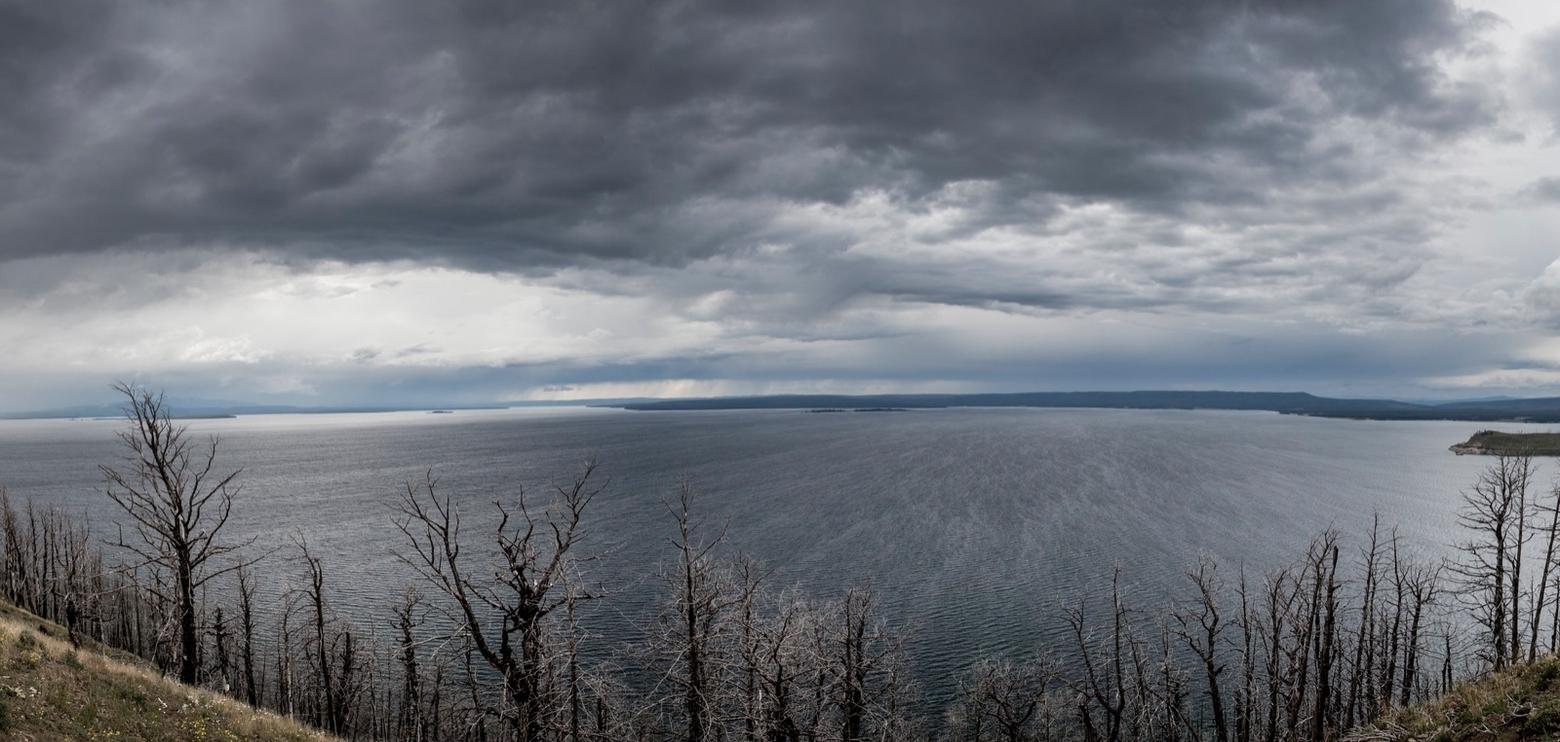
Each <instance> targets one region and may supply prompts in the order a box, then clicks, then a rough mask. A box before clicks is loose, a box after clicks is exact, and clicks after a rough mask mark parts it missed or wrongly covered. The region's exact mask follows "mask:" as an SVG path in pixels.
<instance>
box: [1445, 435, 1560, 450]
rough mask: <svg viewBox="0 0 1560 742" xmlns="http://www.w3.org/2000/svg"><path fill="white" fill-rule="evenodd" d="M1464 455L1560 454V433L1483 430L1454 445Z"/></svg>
mask: <svg viewBox="0 0 1560 742" xmlns="http://www.w3.org/2000/svg"><path fill="white" fill-rule="evenodd" d="M1451 450H1452V453H1455V454H1457V455H1458V456H1462V455H1464V454H1473V455H1477V456H1560V433H1502V432H1500V431H1498V430H1481V431H1479V432H1477V433H1474V434H1473V437H1471V438H1469V439H1468V440H1466V441H1463V442H1462V443H1458V444H1456V445H1454V446H1452V449H1451Z"/></svg>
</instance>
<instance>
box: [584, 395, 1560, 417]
mask: <svg viewBox="0 0 1560 742" xmlns="http://www.w3.org/2000/svg"><path fill="white" fill-rule="evenodd" d="M602 406H611V407H620V408H622V409H626V410H634V411H641V412H649V411H673V410H683V411H688V410H787V409H795V410H847V409H854V410H862V409H893V410H914V409H942V408H949V407H1039V408H1060V409H1126V410H1232V411H1253V412H1276V413H1279V414H1284V415H1303V416H1308V417H1326V418H1338V419H1348V420H1379V421H1402V420H1421V421H1450V422H1505V423H1560V398H1542V399H1513V400H1488V401H1482V402H1448V403H1444V404H1420V403H1412V402H1399V401H1396V400H1390V399H1338V398H1330V397H1318V396H1316V395H1313V394H1308V393H1305V392H1220V391H1196V392H1177V391H1166V392H1025V393H1012V394H876V395H834V394H801V395H773V396H755V397H711V398H703V399H667V400H652V401H639V402H631V403H625V404H618V405H602Z"/></svg>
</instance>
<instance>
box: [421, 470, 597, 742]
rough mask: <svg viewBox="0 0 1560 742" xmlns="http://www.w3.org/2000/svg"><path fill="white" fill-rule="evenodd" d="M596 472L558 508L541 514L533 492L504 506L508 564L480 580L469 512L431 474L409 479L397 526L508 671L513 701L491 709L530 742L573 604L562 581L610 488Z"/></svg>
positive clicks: (536, 736) (457, 615)
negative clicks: (552, 651)
mask: <svg viewBox="0 0 1560 742" xmlns="http://www.w3.org/2000/svg"><path fill="white" fill-rule="evenodd" d="M595 471H596V464H595V462H594V461H590V462H587V463H586V465H585V468H584V470H583V472H582V473H581V474H580V475H579V476H578V477H576V478H575V479H574V481H573V483H572V484H570V485H568V486H562V487H556V488H555V490H556V493H555V494H556V503H555V508H552V509H549V510H550V511H551V512H536V511H533V510H532V509H531V508H530V507H529V505H528V504H527V503H526V498H525V493H524V491H523V490H522V491H521V492H520V493H519V495H518V497H517V498H516V503H515V504H514V505H508V506H506V505H504V504H503V503H501V502H495V503H494V506H495V508H496V509H497V510H498V513H499V516H500V520H499V524H498V526H497V528H496V529H495V530H494V533H493V543H494V546H495V547H496V551H497V557H498V565H497V569H495V570H493V574H492V576H491V577H490V578H483V579H479V578H477V577H475V576H474V575H473V573H471V572H469V571H468V570H467V568H466V567H465V565H464V562H463V561H462V554H461V550H462V544H461V533H460V514H459V513H458V512H457V510H456V508H455V506H454V505H453V503H452V502H451V500H450V498H449V496H448V495H443V496H441V495H440V494H439V493H438V489H437V482H436V481H435V480H434V478H433V475H432V473H431V472H429V473H428V475H427V476H425V477H424V480H423V482H422V483H420V484H413V483H410V482H409V483H407V486H406V492H405V494H404V496H403V498H402V500H401V507H400V513H401V515H402V518H401V519H400V520H399V521H398V522H397V523H396V526H397V528H399V529H400V531H401V533H402V534H403V535H404V536H405V537H406V539H407V542H408V544H409V546H410V547H411V553H409V554H405V553H403V554H401V555H400V559H401V561H402V562H404V563H405V564H407V565H409V566H410V567H411V568H412V569H414V570H416V571H417V573H418V574H419V575H421V576H422V578H423V579H424V580H426V581H427V582H428V583H429V584H431V585H433V586H434V587H435V588H437V589H438V591H439V593H440V594H442V595H443V596H444V597H445V598H446V599H447V601H448V603H449V606H448V610H446V611H445V613H446V615H447V616H449V618H450V619H451V620H452V621H453V622H454V624H455V626H457V627H458V629H459V631H460V632H461V633H462V634H463V635H464V636H465V637H466V638H467V639H468V640H469V641H470V642H471V648H472V650H473V651H474V652H475V653H476V654H477V655H478V656H479V657H481V659H482V661H483V662H484V663H486V664H487V665H488V667H489V668H491V669H492V670H493V671H494V672H496V673H498V675H499V676H500V677H501V678H502V680H503V690H504V698H503V699H502V701H503V702H502V703H501V704H499V706H498V707H497V708H496V709H495V708H489V709H488V710H489V711H492V712H494V713H496V714H497V715H498V716H499V717H500V718H501V719H502V720H503V722H504V724H505V725H506V726H507V727H508V730H509V734H510V735H511V736H512V737H513V738H514V739H516V740H520V741H521V742H537V741H539V740H541V739H543V738H544V736H545V731H546V727H545V719H544V709H543V701H544V699H543V698H542V690H543V688H542V683H543V673H544V672H545V671H546V669H547V668H546V667H545V663H546V657H545V656H544V649H545V648H544V646H543V644H544V636H545V632H544V625H545V622H546V621H547V620H548V617H549V616H550V615H551V614H552V613H553V612H554V611H555V610H557V609H558V608H560V607H563V606H564V605H565V603H566V597H565V596H564V595H563V592H564V591H563V590H561V589H560V585H561V583H562V582H563V580H564V579H565V576H566V572H567V570H568V569H569V568H570V566H571V564H572V563H573V561H574V559H575V557H574V555H573V554H571V551H572V550H573V549H574V547H575V546H576V545H577V544H578V542H579V539H580V538H581V537H582V536H583V535H584V528H583V518H584V514H585V510H586V508H587V507H588V506H589V505H590V502H591V500H592V499H593V498H594V497H595V496H596V495H597V493H599V492H600V491H601V487H598V486H596V484H595V482H594V481H593V480H592V477H593V476H594V474H595ZM588 597H589V596H587V595H575V596H574V599H576V600H578V599H584V598H588ZM486 616H493V617H494V619H493V620H490V619H488V618H486Z"/></svg>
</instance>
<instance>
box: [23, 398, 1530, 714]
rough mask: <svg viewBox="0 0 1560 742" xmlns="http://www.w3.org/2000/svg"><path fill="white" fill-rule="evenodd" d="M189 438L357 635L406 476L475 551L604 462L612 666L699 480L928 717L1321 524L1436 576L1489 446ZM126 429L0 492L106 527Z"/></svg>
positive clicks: (1257, 427)
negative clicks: (871, 638)
mask: <svg viewBox="0 0 1560 742" xmlns="http://www.w3.org/2000/svg"><path fill="white" fill-rule="evenodd" d="M189 424H190V426H191V428H192V429H193V430H194V431H195V432H197V433H201V434H205V433H211V434H216V435H219V436H220V437H221V441H222V447H223V451H224V455H223V460H224V461H225V462H227V463H228V464H230V465H232V466H235V467H239V466H241V467H243V469H244V473H243V475H242V478H241V481H242V483H243V492H242V494H241V496H240V499H239V504H238V506H237V508H236V509H235V512H234V515H233V519H232V522H231V524H230V525H229V529H230V531H231V536H232V537H233V539H235V540H237V539H244V538H249V537H251V536H252V537H255V538H256V539H257V540H256V543H255V545H254V547H253V550H254V551H255V552H256V553H259V552H262V551H265V550H268V549H279V550H281V551H282V554H283V555H282V557H280V558H278V559H275V560H273V561H272V562H270V564H269V565H268V566H267V567H265V568H264V570H263V572H264V574H265V575H266V577H267V578H269V579H271V580H273V582H275V583H276V584H278V585H279V584H280V583H281V581H282V580H284V579H285V577H286V575H289V574H291V573H293V572H297V571H298V570H297V569H296V565H294V564H292V563H290V562H288V561H287V559H288V558H290V556H291V554H290V552H287V550H286V548H285V547H287V545H288V544H289V542H290V540H291V539H292V538H293V537H294V536H295V535H302V536H303V537H305V538H307V540H308V541H309V543H310V544H311V546H313V547H314V548H315V549H316V550H317V552H318V556H320V557H322V558H323V559H324V560H325V561H326V563H327V567H328V570H329V579H330V581H331V587H332V589H333V591H334V598H335V600H336V606H337V608H338V610H339V611H341V612H343V613H346V614H349V615H350V616H352V617H353V618H354V619H355V620H357V621H358V622H359V623H360V624H368V625H375V624H377V625H380V626H388V621H389V617H390V613H389V611H390V608H391V606H392V605H393V604H394V602H395V600H396V597H397V596H398V594H399V591H400V588H401V586H402V585H404V584H407V583H408V582H409V581H410V580H411V579H412V578H411V577H410V575H409V574H408V570H407V568H406V567H405V566H404V565H401V564H400V563H398V562H397V561H396V559H395V557H394V553H395V552H396V551H397V550H398V549H401V548H402V546H403V544H402V537H401V535H400V534H399V533H398V532H397V531H396V530H395V529H394V528H393V527H392V525H391V524H392V519H393V517H394V504H395V502H396V500H397V498H398V497H399V494H400V492H401V491H402V490H403V489H404V486H405V482H406V481H407V480H408V479H420V478H421V476H422V474H423V472H424V470H425V469H427V468H429V467H432V468H433V470H434V472H435V474H436V476H437V477H438V479H439V481H440V483H441V486H442V489H443V491H444V492H447V493H450V494H453V495H454V496H455V498H456V501H457V502H458V503H459V504H460V507H461V508H462V511H463V513H464V515H465V529H466V533H467V535H468V537H470V538H471V539H472V543H473V548H475V544H476V543H477V541H476V540H477V539H480V538H484V537H485V536H486V533H487V531H488V530H489V529H491V527H492V525H493V523H494V520H493V519H492V515H493V509H492V506H491V502H492V501H493V500H494V499H506V500H507V499H510V498H512V497H513V496H514V495H515V494H516V493H517V492H518V490H519V488H520V487H521V486H524V487H526V489H527V491H529V492H531V493H532V495H533V497H543V496H544V495H545V489H546V487H547V486H548V484H549V483H554V482H556V483H563V482H566V481H567V480H568V479H569V478H570V477H571V476H572V475H573V474H574V473H576V472H577V470H578V468H579V464H580V462H581V461H582V460H583V459H585V458H586V457H587V456H590V455H594V456H596V457H597V458H598V459H599V461H600V463H601V469H600V471H601V473H602V474H603V475H605V476H606V477H610V479H611V486H610V487H609V488H608V489H607V491H606V492H604V493H603V494H602V495H601V496H600V497H598V498H597V500H596V501H595V503H594V504H593V506H592V512H591V513H590V515H589V517H588V526H589V536H588V539H587V540H586V542H585V544H584V547H583V549H584V552H586V553H593V554H599V555H601V556H600V558H599V559H598V560H596V561H594V562H592V563H590V564H589V565H588V568H587V569H588V575H589V579H590V580H591V581H593V582H594V583H596V584H599V585H602V586H604V587H605V588H607V590H608V591H609V592H611V593H612V595H611V597H609V598H608V599H607V601H606V602H605V603H604V604H603V607H602V608H600V609H598V610H597V612H596V613H595V615H594V617H593V618H594V623H595V625H594V628H595V630H596V631H597V632H598V633H599V634H600V635H601V638H600V639H599V641H601V642H603V643H606V644H609V645H610V644H612V643H615V642H620V641H622V640H625V639H633V638H636V636H637V631H636V629H635V627H636V626H642V625H643V624H644V622H645V621H648V620H649V619H650V617H651V616H652V615H653V611H654V605H655V602H656V600H657V597H656V591H657V590H658V589H659V587H658V583H657V582H656V580H654V579H653V578H652V577H651V576H652V575H653V574H654V572H655V570H656V568H657V566H658V565H659V564H662V563H664V562H665V561H666V560H667V559H669V558H670V557H671V556H672V554H671V551H670V547H669V546H668V544H667V537H668V536H670V535H671V534H672V531H671V525H672V524H671V520H670V517H669V516H668V514H667V511H666V508H665V505H664V504H663V500H666V499H668V498H671V497H674V496H675V491H676V487H677V484H678V482H679V481H680V479H681V478H682V477H684V476H685V475H686V476H688V477H690V478H691V479H692V480H693V481H694V482H695V484H696V485H697V487H698V489H699V490H700V491H701V492H702V493H703V494H702V498H701V499H700V500H699V502H698V506H699V508H700V512H701V515H702V516H703V517H704V519H705V521H706V522H707V523H708V524H711V526H712V528H711V532H713V531H714V530H716V529H718V528H719V527H720V526H721V525H722V524H726V533H727V539H728V542H729V546H730V549H729V551H730V552H732V553H735V552H737V551H741V552H744V553H747V554H750V555H752V556H754V557H756V558H758V559H760V560H762V561H764V562H765V563H767V564H768V565H770V566H771V567H773V568H774V569H775V570H776V571H777V573H778V577H779V579H782V580H785V581H789V582H797V583H800V584H802V585H803V586H804V588H805V589H807V590H808V591H811V592H813V593H814V594H817V595H818V596H820V597H830V596H834V595H837V594H838V592H839V591H841V590H843V589H844V588H845V587H846V586H848V585H850V584H852V583H856V582H866V581H870V582H871V583H872V585H873V586H874V587H875V588H876V590H877V592H878V593H879V595H880V597H881V600H882V602H883V606H884V612H885V616H886V617H887V618H889V619H890V620H891V621H892V622H893V623H895V624H896V625H898V626H900V627H902V628H905V629H908V630H909V633H910V640H909V642H908V645H907V647H908V651H909V653H910V656H911V658H912V660H913V662H914V663H915V666H916V670H917V673H918V674H919V675H920V676H921V677H922V678H923V679H924V681H925V684H926V686H927V690H928V691H929V695H930V696H932V697H933V698H938V697H942V696H943V695H945V694H946V692H947V691H948V690H949V687H950V683H951V682H952V680H953V678H954V677H955V676H956V675H957V674H958V672H959V671H961V670H962V669H963V668H964V667H965V666H966V665H967V664H969V663H970V662H971V661H972V660H973V659H975V658H976V657H977V656H978V655H980V654H982V653H984V652H993V651H996V652H1001V651H1018V650H1023V649H1028V648H1033V647H1036V646H1038V645H1045V644H1056V643H1060V642H1063V641H1066V639H1065V634H1064V632H1063V627H1064V626H1065V624H1064V622H1063V616H1064V611H1065V610H1066V609H1067V608H1069V607H1072V606H1077V605H1079V604H1080V603H1081V602H1084V603H1086V602H1089V601H1093V602H1095V603H1096V604H1097V603H1098V602H1100V601H1103V600H1105V599H1106V597H1107V596H1106V590H1107V589H1108V580H1109V575H1110V571H1111V569H1112V567H1113V565H1120V566H1121V568H1122V569H1123V573H1124V580H1123V584H1124V588H1125V590H1126V591H1127V596H1128V599H1129V601H1131V602H1133V603H1135V604H1137V605H1139V606H1142V607H1145V608H1150V609H1157V608H1158V607H1160V606H1162V605H1163V604H1164V603H1165V601H1166V600H1167V595H1169V591H1170V590H1171V589H1172V588H1174V589H1179V588H1181V587H1182V583H1183V582H1184V580H1185V578H1184V577H1183V576H1182V574H1183V572H1184V570H1185V569H1187V568H1188V567H1190V566H1192V565H1193V564H1194V563H1195V561H1196V559H1197V558H1198V557H1199V556H1200V555H1208V556H1212V557H1215V558H1216V559H1218V560H1219V561H1220V562H1221V563H1222V564H1224V565H1226V566H1227V567H1228V569H1229V574H1230V575H1231V576H1233V575H1234V568H1235V566H1236V565H1237V564H1241V563H1244V564H1245V566H1246V568H1247V571H1248V573H1252V574H1259V573H1260V572H1262V571H1265V570H1267V569H1271V568H1273V567H1275V566H1278V565H1279V564H1280V563H1285V562H1288V561H1290V560H1293V559H1295V558H1296V557H1298V556H1299V555H1300V553H1301V551H1302V549H1303V548H1304V546H1305V544H1306V542H1307V541H1308V540H1309V539H1310V538H1311V536H1313V535H1314V534H1315V533H1316V532H1318V531H1319V530H1321V529H1323V528H1326V527H1328V526H1336V527H1338V528H1340V529H1342V530H1343V531H1345V532H1346V533H1348V534H1351V535H1354V536H1356V538H1354V539H1352V540H1351V543H1357V542H1358V538H1357V536H1358V535H1359V533H1360V532H1361V531H1362V530H1363V529H1367V528H1368V527H1369V523H1370V517H1371V514H1372V512H1378V511H1379V512H1380V513H1381V516H1382V522H1383V525H1384V526H1392V525H1396V526H1398V527H1400V529H1401V533H1402V535H1403V537H1404V538H1405V539H1406V541H1407V543H1408V544H1409V545H1410V547H1411V548H1413V549H1417V550H1418V551H1419V552H1420V553H1421V554H1424V555H1427V556H1435V555H1439V554H1442V553H1445V552H1446V551H1447V550H1448V544H1450V543H1451V542H1453V541H1454V540H1455V539H1456V534H1455V525H1454V514H1455V512H1456V509H1457V504H1458V492H1459V490H1461V489H1463V488H1465V487H1467V486H1468V485H1470V484H1471V483H1472V482H1473V480H1474V478H1475V477H1476V475H1477V472H1478V470H1479V469H1480V468H1481V467H1482V466H1483V465H1485V464H1486V463H1488V462H1487V460H1483V459H1480V458H1478V457H1457V456H1454V455H1452V454H1451V453H1449V452H1448V451H1447V446H1448V445H1450V444H1452V443H1455V442H1458V441H1460V440H1463V439H1465V438H1466V437H1467V436H1468V435H1469V434H1471V433H1472V432H1474V431H1475V430H1477V429H1479V428H1480V427H1484V426H1481V425H1480V424H1478V423H1452V422H1371V421H1355V420H1328V419H1321V418H1309V417H1294V416H1281V415H1277V414H1269V413H1244V412H1194V411H1143V410H1052V409H947V410H915V411H909V412H893V413H887V412H884V413H839V414H805V413H802V412H799V411H794V410H769V411H700V412H625V411H619V410H596V409H530V410H503V411H461V412H457V413H455V414H449V415H435V414H428V413H382V414H341V415H277V416H250V417H241V418H237V419H230V420H201V421H191V422H190V423H189ZM119 426H120V423H118V422H114V421H64V420H55V421H4V422H0V484H4V485H5V486H7V487H9V488H10V490H11V492H12V494H13V495H15V496H20V497H31V498H33V499H35V500H37V501H40V502H48V503H56V504H60V505H63V506H66V507H67V508H69V509H71V510H74V511H76V512H82V511H84V512H86V513H87V514H88V515H89V516H90V517H91V519H92V521H93V523H94V524H95V526H96V527H98V528H102V527H103V524H105V523H109V522H113V521H114V520H115V519H116V517H117V515H118V514H117V513H116V512H115V511H114V509H113V505H112V504H111V503H110V502H109V501H108V500H107V498H106V497H105V496H104V494H103V485H102V478H101V476H100V474H99V473H98V471H97V468H96V467H97V465H98V464H99V463H104V462H112V461H113V460H114V459H115V457H116V456H118V454H119V451H118V449H117V448H116V441H115V440H114V437H113V432H114V431H115V430H116V429H118V428H119ZM1529 427H1530V428H1531V429H1535V430H1537V429H1543V427H1544V426H1529ZM1541 476H1542V477H1544V478H1545V480H1547V477H1548V476H1549V472H1548V471H1546V472H1545V473H1544V474H1542V475H1541ZM273 589H275V588H273Z"/></svg>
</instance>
